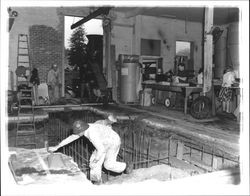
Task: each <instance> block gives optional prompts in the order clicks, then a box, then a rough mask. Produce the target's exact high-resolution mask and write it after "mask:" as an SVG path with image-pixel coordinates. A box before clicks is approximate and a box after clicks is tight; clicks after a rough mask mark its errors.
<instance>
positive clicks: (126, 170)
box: [124, 163, 133, 174]
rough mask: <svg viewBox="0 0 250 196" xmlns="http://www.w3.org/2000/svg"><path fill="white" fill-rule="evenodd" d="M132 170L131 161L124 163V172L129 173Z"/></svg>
mask: <svg viewBox="0 0 250 196" xmlns="http://www.w3.org/2000/svg"><path fill="white" fill-rule="evenodd" d="M132 171H133V163H126V168H125V170H124V174H131V173H132Z"/></svg>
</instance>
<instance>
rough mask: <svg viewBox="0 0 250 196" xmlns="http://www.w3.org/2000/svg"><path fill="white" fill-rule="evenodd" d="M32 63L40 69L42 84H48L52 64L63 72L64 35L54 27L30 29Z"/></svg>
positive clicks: (32, 27) (36, 26)
mask: <svg viewBox="0 0 250 196" xmlns="http://www.w3.org/2000/svg"><path fill="white" fill-rule="evenodd" d="M29 36H30V62H31V66H32V67H33V68H37V69H38V73H39V77H40V82H41V83H42V82H46V80H47V73H48V71H49V70H50V68H51V66H52V64H57V65H58V67H59V70H60V71H62V42H63V37H62V35H61V34H60V33H59V32H58V31H56V30H55V29H54V28H52V27H48V26H45V25H33V26H31V27H30V28H29Z"/></svg>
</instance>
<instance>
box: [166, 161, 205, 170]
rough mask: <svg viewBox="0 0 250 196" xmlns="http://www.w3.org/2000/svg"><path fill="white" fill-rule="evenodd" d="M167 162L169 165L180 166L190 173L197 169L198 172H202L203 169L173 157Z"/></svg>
mask: <svg viewBox="0 0 250 196" xmlns="http://www.w3.org/2000/svg"><path fill="white" fill-rule="evenodd" d="M169 163H170V165H171V166H173V167H176V168H180V169H182V170H184V171H186V172H189V173H192V172H194V171H197V172H199V173H204V171H203V170H202V169H200V168H198V167H196V166H194V165H191V164H189V163H186V162H185V161H181V160H179V159H177V158H175V157H170V159H169Z"/></svg>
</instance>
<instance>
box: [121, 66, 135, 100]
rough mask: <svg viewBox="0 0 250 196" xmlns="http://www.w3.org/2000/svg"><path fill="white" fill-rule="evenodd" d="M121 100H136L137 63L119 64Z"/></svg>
mask: <svg viewBox="0 0 250 196" xmlns="http://www.w3.org/2000/svg"><path fill="white" fill-rule="evenodd" d="M120 74H121V76H120V77H121V101H122V102H124V103H129V102H132V103H133V102H137V101H138V98H137V92H136V87H137V81H138V77H139V63H122V64H121V72H120Z"/></svg>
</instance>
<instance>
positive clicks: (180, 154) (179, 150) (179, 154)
mask: <svg viewBox="0 0 250 196" xmlns="http://www.w3.org/2000/svg"><path fill="white" fill-rule="evenodd" d="M183 149H184V144H183V143H182V142H180V141H178V142H177V153H176V158H177V159H179V160H182V158H183Z"/></svg>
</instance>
